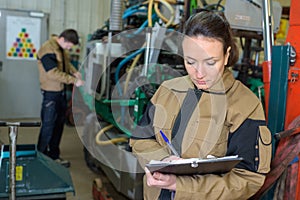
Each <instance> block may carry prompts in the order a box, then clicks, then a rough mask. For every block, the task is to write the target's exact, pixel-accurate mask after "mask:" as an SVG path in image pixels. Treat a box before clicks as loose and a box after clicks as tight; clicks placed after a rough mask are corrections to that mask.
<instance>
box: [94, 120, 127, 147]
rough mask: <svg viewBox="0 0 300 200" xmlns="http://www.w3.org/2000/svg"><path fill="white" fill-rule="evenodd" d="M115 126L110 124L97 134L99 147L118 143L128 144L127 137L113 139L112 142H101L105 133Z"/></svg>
mask: <svg viewBox="0 0 300 200" xmlns="http://www.w3.org/2000/svg"><path fill="white" fill-rule="evenodd" d="M113 127H114V125H113V124H110V125H108V126H106V127H104V128H102V129H100V131H99V132H98V133H97V135H96V143H97V144H99V145H109V144H115V143H118V142H127V141H128V139H127V138H125V137H120V138H113V139H110V140H101V139H100V138H101V136H102V135H103V134H104V133H105V131H108V130H109V129H111V128H113Z"/></svg>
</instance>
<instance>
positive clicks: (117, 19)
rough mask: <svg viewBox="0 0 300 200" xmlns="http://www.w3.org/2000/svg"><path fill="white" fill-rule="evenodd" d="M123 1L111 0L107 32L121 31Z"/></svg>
mask: <svg viewBox="0 0 300 200" xmlns="http://www.w3.org/2000/svg"><path fill="white" fill-rule="evenodd" d="M123 5H124V4H123V0H111V5H110V18H109V30H111V31H121V30H122V29H123V20H122V15H123V10H124V6H123Z"/></svg>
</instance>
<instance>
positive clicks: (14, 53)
mask: <svg viewBox="0 0 300 200" xmlns="http://www.w3.org/2000/svg"><path fill="white" fill-rule="evenodd" d="M7 57H11V58H31V59H33V58H36V57H37V55H36V48H35V47H34V44H33V43H32V41H31V39H30V37H29V34H28V33H27V32H26V28H22V30H21V32H20V33H19V34H18V37H17V38H16V40H15V42H14V43H13V45H12V47H11V48H10V49H9V51H8V52H7Z"/></svg>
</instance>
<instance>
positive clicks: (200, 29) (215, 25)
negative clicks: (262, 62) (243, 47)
mask: <svg viewBox="0 0 300 200" xmlns="http://www.w3.org/2000/svg"><path fill="white" fill-rule="evenodd" d="M184 34H185V35H187V36H189V37H197V36H204V37H209V38H214V39H217V40H219V41H220V42H222V44H223V51H224V55H225V54H226V51H227V49H228V47H231V50H230V55H229V58H228V63H227V66H232V65H234V64H235V63H236V62H237V61H238V58H239V51H238V48H237V45H236V43H235V40H234V37H233V33H232V30H231V28H230V25H229V23H228V21H227V20H226V18H225V16H224V13H223V12H215V11H201V12H198V13H196V14H194V15H191V16H190V17H189V19H188V20H187V21H186V23H185V27H184Z"/></svg>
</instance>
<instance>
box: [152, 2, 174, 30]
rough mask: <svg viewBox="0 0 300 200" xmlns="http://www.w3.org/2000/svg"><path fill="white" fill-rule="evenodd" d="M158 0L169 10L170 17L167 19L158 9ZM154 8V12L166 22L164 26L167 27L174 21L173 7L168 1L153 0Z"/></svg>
mask: <svg viewBox="0 0 300 200" xmlns="http://www.w3.org/2000/svg"><path fill="white" fill-rule="evenodd" d="M159 2H160V3H162V4H163V5H164V6H165V7H167V9H168V10H169V11H170V15H171V16H170V18H169V19H167V18H166V17H165V16H164V15H163V14H162V13H161V12H160V10H159V8H158V5H159ZM154 9H155V12H156V14H157V15H158V17H160V18H161V19H162V20H163V21H164V22H167V23H166V25H165V26H166V27H169V26H170V25H172V23H173V22H174V19H175V11H174V9H173V7H172V6H171V4H170V3H168V1H166V0H158V1H155V3H154Z"/></svg>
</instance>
